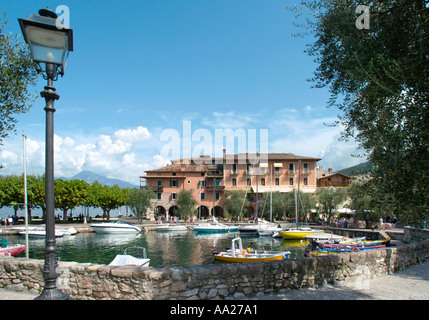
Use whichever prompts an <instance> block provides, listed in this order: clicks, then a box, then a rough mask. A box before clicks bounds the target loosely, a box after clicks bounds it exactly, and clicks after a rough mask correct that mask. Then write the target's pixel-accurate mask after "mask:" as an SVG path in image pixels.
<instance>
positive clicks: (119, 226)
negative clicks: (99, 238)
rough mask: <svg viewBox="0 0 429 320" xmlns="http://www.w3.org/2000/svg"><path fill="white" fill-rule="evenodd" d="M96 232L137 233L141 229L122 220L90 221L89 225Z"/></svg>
mask: <svg viewBox="0 0 429 320" xmlns="http://www.w3.org/2000/svg"><path fill="white" fill-rule="evenodd" d="M89 226H90V227H91V228H92V229H93V230H94V231H95V232H97V233H139V232H141V231H142V230H141V229H140V228H139V227H137V226H134V225H132V224H128V223H125V222H122V221H116V222H102V223H92V224H90V225H89Z"/></svg>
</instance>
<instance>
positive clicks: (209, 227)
mask: <svg viewBox="0 0 429 320" xmlns="http://www.w3.org/2000/svg"><path fill="white" fill-rule="evenodd" d="M193 230H194V231H195V232H199V233H223V232H235V231H238V227H237V226H227V225H225V224H222V223H219V222H218V221H217V220H216V218H215V217H213V218H212V223H211V224H209V223H206V224H199V225H197V226H195V227H194V228H193Z"/></svg>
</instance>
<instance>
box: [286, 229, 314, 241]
mask: <svg viewBox="0 0 429 320" xmlns="http://www.w3.org/2000/svg"><path fill="white" fill-rule="evenodd" d="M316 232H319V231H317V230H300V229H294V230H286V231H280V232H279V233H280V235H281V236H282V237H283V239H286V240H298V239H305V237H306V236H309V235H311V234H314V233H316Z"/></svg>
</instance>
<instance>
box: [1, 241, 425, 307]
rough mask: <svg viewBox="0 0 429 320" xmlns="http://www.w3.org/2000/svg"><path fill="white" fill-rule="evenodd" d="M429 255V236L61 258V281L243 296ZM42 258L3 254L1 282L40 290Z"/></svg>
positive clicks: (374, 272)
mask: <svg viewBox="0 0 429 320" xmlns="http://www.w3.org/2000/svg"><path fill="white" fill-rule="evenodd" d="M428 257H429V240H425V241H422V242H419V243H414V244H410V245H406V246H398V247H389V248H386V249H377V250H371V251H361V252H356V253H342V254H339V255H330V256H323V257H316V258H305V259H290V260H284V261H273V262H263V263H248V264H211V265H204V266H186V267H171V268H162V269H161V268H147V267H145V268H143V267H136V266H125V267H111V266H106V265H96V264H82V263H75V262H60V263H59V271H60V272H61V276H60V277H59V278H58V283H59V286H60V287H61V289H62V290H63V291H64V292H67V293H69V294H70V295H71V297H72V298H73V299H130V300H131V299H144V300H154V299H156V300H164V299H208V300H211V299H223V298H224V297H227V296H233V297H234V298H238V299H239V298H243V297H245V296H254V295H256V294H257V293H259V292H261V293H264V294H271V293H275V292H276V291H278V290H279V289H282V288H291V289H299V288H303V287H314V286H318V285H322V284H324V283H334V282H337V281H345V280H353V279H354V280H355V281H364V280H365V279H368V278H373V277H377V276H380V275H383V274H387V273H391V272H395V271H397V270H402V269H404V268H406V267H407V266H409V265H413V264H416V263H420V262H421V261H425V260H426V259H428ZM42 268H43V261H42V260H32V259H23V258H2V259H0V285H1V286H2V287H5V288H7V289H11V290H18V291H23V290H30V291H32V292H41V289H42V286H43V278H42Z"/></svg>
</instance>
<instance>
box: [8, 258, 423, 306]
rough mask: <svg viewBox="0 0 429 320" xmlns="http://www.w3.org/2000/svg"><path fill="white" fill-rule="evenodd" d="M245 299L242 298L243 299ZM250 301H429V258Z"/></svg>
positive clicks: (17, 296) (11, 294)
mask: <svg viewBox="0 0 429 320" xmlns="http://www.w3.org/2000/svg"><path fill="white" fill-rule="evenodd" d="M36 296H37V294H32V293H28V292H15V291H10V290H5V289H0V300H33V299H34V298H35V297H36ZM241 299H242V298H241ZM247 299H248V300H429V260H428V261H426V262H425V263H422V264H419V265H414V266H410V267H408V268H407V269H406V270H403V271H398V272H396V273H394V274H390V275H384V276H380V277H377V278H374V279H368V280H365V279H364V280H361V281H350V283H347V284H344V285H325V286H323V287H321V288H319V289H299V290H287V289H284V290H280V292H279V293H277V294H276V295H262V296H260V295H258V296H256V297H252V298H247Z"/></svg>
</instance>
